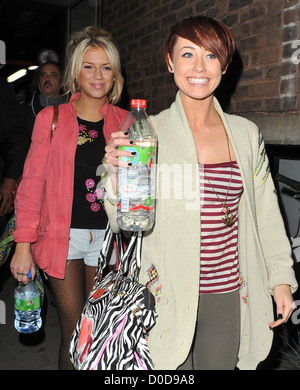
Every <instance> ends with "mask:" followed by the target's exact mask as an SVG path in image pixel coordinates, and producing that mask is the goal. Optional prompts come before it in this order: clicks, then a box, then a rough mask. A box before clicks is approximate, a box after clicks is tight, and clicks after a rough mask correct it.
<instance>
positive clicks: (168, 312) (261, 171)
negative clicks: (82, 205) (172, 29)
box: [105, 94, 297, 370]
mask: <svg viewBox="0 0 300 390" xmlns="http://www.w3.org/2000/svg"><path fill="white" fill-rule="evenodd" d="M214 104H215V107H216V109H217V111H218V113H219V115H220V117H221V119H222V121H223V123H224V126H225V129H226V132H227V134H228V137H229V139H230V142H231V144H232V147H233V149H234V153H235V156H236V159H237V162H238V164H239V168H240V172H241V176H242V180H243V186H244V192H243V194H242V197H241V200H240V205H239V263H240V298H241V299H240V305H241V341H240V350H239V361H238V367H239V368H240V369H249V370H253V369H255V368H256V367H257V364H258V363H259V362H261V361H263V360H264V359H265V358H266V357H267V355H268V353H269V351H270V348H271V344H272V338H273V332H272V331H271V330H270V329H269V327H268V324H269V322H271V321H273V307H272V298H271V294H272V290H273V288H274V286H276V285H278V284H289V285H290V286H291V288H292V292H294V291H295V289H296V288H297V282H296V279H295V276H294V271H293V269H292V265H293V260H292V258H291V250H290V244H289V241H288V239H287V236H286V232H285V228H284V225H283V222H282V218H281V214H280V211H279V208H278V202H277V196H276V193H275V189H274V185H273V181H272V178H271V174H270V172H269V164H268V159H267V156H266V154H265V148H264V142H263V139H262V135H261V133H260V132H259V130H258V129H257V127H256V126H255V125H254V124H253V123H252V122H250V121H248V120H246V119H244V118H241V117H237V116H233V115H228V114H224V113H223V111H222V109H221V107H220V105H219V103H218V102H217V100H216V99H214ZM152 122H153V124H154V127H155V129H156V131H157V134H158V139H159V144H158V172H159V175H158V176H159V178H158V195H157V198H158V199H157V205H156V222H155V226H154V228H153V230H152V231H151V232H149V233H148V232H147V233H146V234H144V237H143V243H142V267H141V272H140V282H141V283H143V284H146V285H147V286H149V288H150V290H151V291H152V293H153V294H154V295H155V297H156V309H157V313H158V317H157V320H156V324H155V326H154V327H153V329H152V330H151V331H150V336H149V348H150V352H151V355H152V359H153V361H154V365H155V369H157V370H165V369H169V370H174V369H176V368H177V367H178V366H179V365H180V364H182V363H183V362H184V361H185V359H186V357H187V355H188V353H189V351H190V348H191V344H192V340H193V336H194V331H195V325H196V317H197V308H198V300H199V274H200V260H199V259H200V227H201V221H200V199H199V194H200V192H199V191H200V189H199V176H198V160H197V153H196V148H195V143H194V139H193V135H192V132H191V130H190V128H189V125H188V122H187V118H186V116H185V112H184V110H183V107H182V104H181V100H180V96H179V94H177V97H176V101H175V102H174V103H173V104H172V105H171V107H170V108H169V109H167V110H165V111H163V112H161V113H160V114H159V115H157V116H153V117H152ZM106 191H107V192H106V195H107V196H106V200H105V206H106V210H107V212H108V215H109V219H110V222H111V225H112V228H113V230H115V231H117V230H118V226H117V223H116V214H115V213H116V199H115V196H114V195H113V193H112V189H111V183H110V181H107V183H106ZM200 299H201V296H200ZM217 315H218V313H216V316H217ZM220 321H222V318H220Z"/></svg>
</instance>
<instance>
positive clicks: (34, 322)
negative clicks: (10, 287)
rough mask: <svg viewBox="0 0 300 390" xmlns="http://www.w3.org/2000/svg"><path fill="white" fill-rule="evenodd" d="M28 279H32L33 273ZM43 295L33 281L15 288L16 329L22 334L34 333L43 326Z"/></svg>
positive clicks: (19, 284)
mask: <svg viewBox="0 0 300 390" xmlns="http://www.w3.org/2000/svg"><path fill="white" fill-rule="evenodd" d="M28 277H29V278H30V277H31V271H30V272H29V275H28ZM41 300H42V299H41V293H40V290H39V288H38V287H37V286H36V284H35V283H34V281H33V280H32V279H29V282H28V283H27V284H24V283H22V282H20V283H18V285H17V287H16V288H15V295H14V303H15V328H16V330H17V331H18V332H20V333H34V332H36V331H38V330H39V329H40V328H41V326H42V318H41Z"/></svg>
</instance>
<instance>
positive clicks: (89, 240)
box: [67, 228, 116, 267]
mask: <svg viewBox="0 0 300 390" xmlns="http://www.w3.org/2000/svg"><path fill="white" fill-rule="evenodd" d="M104 235H105V229H103V230H102V229H101V230H100V229H73V228H71V229H70V237H69V251H68V257H67V260H68V261H69V260H78V259H83V260H84V263H85V264H86V265H88V266H91V267H97V266H98V258H99V252H100V249H101V248H102V244H103V240H104ZM115 262H116V253H115V250H114V249H113V248H111V250H110V256H109V258H108V259H107V264H114V263H115Z"/></svg>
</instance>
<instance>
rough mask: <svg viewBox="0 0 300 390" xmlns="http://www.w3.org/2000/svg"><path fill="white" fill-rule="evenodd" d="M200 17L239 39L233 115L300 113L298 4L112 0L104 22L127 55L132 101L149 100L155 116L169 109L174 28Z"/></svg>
mask: <svg viewBox="0 0 300 390" xmlns="http://www.w3.org/2000/svg"><path fill="white" fill-rule="evenodd" d="M196 14H202V15H208V16H213V17H216V18H219V19H221V20H223V21H224V22H225V23H226V24H227V25H228V26H229V27H230V29H231V31H232V33H233V36H234V38H235V41H236V45H237V49H238V50H237V55H236V56H235V59H234V61H233V63H232V66H231V68H230V69H229V71H228V74H227V76H226V77H224V80H223V83H222V86H221V87H220V91H219V93H218V97H219V98H220V100H221V102H222V104H223V106H224V108H225V109H226V111H229V112H234V113H238V114H243V115H245V116H247V115H248V116H249V117H251V116H252V115H256V116H257V115H260V116H261V117H260V119H259V120H260V121H263V118H264V115H265V114H266V113H268V114H269V117H273V116H277V115H278V114H279V113H281V114H282V115H285V116H286V115H292V114H293V115H295V113H296V114H297V113H299V112H300V99H299V89H300V77H299V65H298V62H300V32H299V19H300V18H299V17H300V4H299V1H298V0H264V1H262V0H148V1H142V0H109V1H108V0H104V1H103V19H102V24H103V27H105V28H106V29H108V30H109V31H110V32H111V33H112V35H113V37H114V39H115V41H116V42H117V44H118V47H119V49H120V53H121V59H122V65H123V73H124V76H125V78H126V89H125V93H124V96H125V97H126V96H127V97H128V99H130V98H133V97H142V98H145V99H147V100H148V101H149V108H148V111H149V112H150V113H157V112H159V111H161V110H162V109H164V108H166V107H168V106H169V104H170V102H172V101H173V99H174V95H175V87H174V83H173V79H172V76H170V75H169V73H168V71H167V69H166V66H165V64H164V61H163V56H162V46H163V42H164V39H165V38H166V36H167V32H168V28H169V27H170V26H171V25H172V24H174V23H175V22H176V21H177V20H179V19H182V18H184V17H188V16H191V15H196ZM229 97H230V99H229ZM125 104H126V103H125ZM282 115H281V116H280V118H282ZM281 120H282V119H281ZM276 123H277V122H276ZM262 126H263V127H264V126H265V127H267V125H266V124H263V125H262ZM266 131H269V129H266ZM278 131H279V129H278ZM280 142H281V141H280ZM299 143H300V142H299Z"/></svg>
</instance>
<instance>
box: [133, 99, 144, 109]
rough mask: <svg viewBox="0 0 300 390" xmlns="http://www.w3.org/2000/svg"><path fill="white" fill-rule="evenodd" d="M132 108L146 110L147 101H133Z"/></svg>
mask: <svg viewBox="0 0 300 390" xmlns="http://www.w3.org/2000/svg"><path fill="white" fill-rule="evenodd" d="M130 105H131V107H141V108H146V107H147V100H144V99H132V100H131V101H130Z"/></svg>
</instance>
